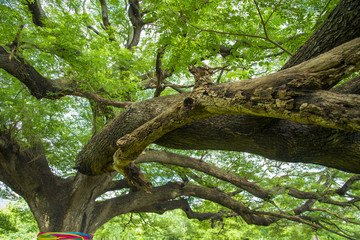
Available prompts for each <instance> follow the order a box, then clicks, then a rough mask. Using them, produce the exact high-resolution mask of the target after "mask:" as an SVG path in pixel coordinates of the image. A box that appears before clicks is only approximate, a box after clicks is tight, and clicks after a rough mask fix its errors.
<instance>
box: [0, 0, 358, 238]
mask: <svg viewBox="0 0 360 240" xmlns="http://www.w3.org/2000/svg"><path fill="white" fill-rule="evenodd" d="M130 3H131V6H130V8H131V9H130V10H129V15H130V19H131V22H132V23H133V25H134V38H133V39H132V41H130V42H129V45H128V47H129V48H131V47H132V46H133V45H134V44H136V41H138V37H137V36H138V35H139V34H140V31H141V27H142V25H143V23H142V21H141V14H140V12H139V8H138V1H130ZM28 5H29V9H30V11H31V12H32V13H33V17H34V18H33V21H34V24H36V25H38V26H40V27H41V26H43V24H44V22H43V20H44V18H45V17H46V16H45V14H44V12H43V10H42V9H41V6H40V5H39V4H38V1H33V2H30V1H28ZM359 5H360V2H359V1H350V0H343V1H341V2H340V3H339V4H338V5H337V7H336V8H335V10H334V11H333V13H331V14H330V16H329V17H328V19H327V20H326V21H325V22H324V24H323V26H322V27H321V28H319V30H318V31H317V32H316V33H315V34H314V35H313V37H312V38H311V39H309V41H308V42H307V43H305V44H304V46H303V47H302V48H301V49H299V51H298V52H297V53H296V54H295V55H294V57H293V58H292V59H294V60H290V61H289V63H288V64H287V65H285V66H284V69H285V68H289V67H292V66H295V65H297V64H299V63H301V62H303V61H304V60H308V59H311V58H313V57H315V56H317V55H319V54H320V53H324V52H326V51H328V50H330V49H332V48H333V47H336V46H339V45H340V44H342V43H345V42H348V41H350V40H352V39H354V38H357V37H360V33H359V31H360V29H359V28H358V26H359V25H360V6H359ZM349 12H350V13H351V14H350V13H349ZM340 19H341V21H340ZM320 39H321V40H324V41H320ZM320 42H321V44H319V45H313V44H315V43H320ZM323 43H324V44H323ZM315 46H316V47H315ZM15 48H16V46H8V48H5V47H1V48H0V67H1V68H2V69H4V70H5V71H7V72H8V73H10V74H12V75H13V76H15V77H16V78H18V79H19V80H20V81H22V82H23V83H24V84H25V85H26V86H27V87H28V88H29V89H30V91H31V93H32V94H33V95H34V96H35V97H37V98H39V99H40V98H44V97H47V98H60V97H62V96H64V95H76V96H82V97H85V98H88V99H93V100H95V101H97V102H99V103H104V102H106V101H107V102H106V104H109V105H114V106H118V107H124V106H126V105H130V104H129V103H122V102H116V101H111V100H107V99H103V98H100V97H99V96H97V95H95V94H93V93H86V92H84V91H80V90H77V89H73V87H72V86H71V85H67V83H64V82H63V81H61V80H58V81H51V80H50V79H47V78H45V77H43V76H41V74H39V73H38V72H37V71H36V70H35V69H34V68H32V67H31V66H30V65H28V64H27V63H26V62H25V61H24V60H23V59H21V58H19V57H16V58H14V57H13V58H12V57H11V56H13V55H14V54H13V53H11V52H8V51H7V49H10V50H14V49H15ZM341 64H343V63H341ZM335 67H338V65H336V66H335ZM359 82H360V81H359V78H354V79H352V80H351V81H349V82H348V83H347V84H346V85H343V86H340V87H339V88H334V89H333V90H332V92H327V93H326V94H329V95H326V96H332V95H331V94H332V93H342V94H349V93H352V94H358V93H359V88H358V86H359V85H360V84H359ZM332 86H333V83H331V84H327V85H326V86H321V87H319V88H320V89H329V88H331V87H332ZM210 87H211V86H210ZM215 87H216V86H215ZM262 87H263V91H258V92H257V94H258V96H262V97H265V100H266V98H267V97H268V96H269V92H268V91H267V90H266V89H268V88H264V86H262ZM268 87H269V86H268ZM49 93H50V94H49ZM254 93H255V91H253V92H252V94H254ZM306 94H307V93H306ZM320 94H321V92H320ZM270 95H271V96H272V94H271V93H270ZM188 96H190V93H184V94H179V95H174V96H167V97H161V98H154V99H151V100H147V101H143V102H140V103H134V104H132V105H131V106H130V107H128V108H127V110H126V111H125V112H124V113H123V114H121V115H119V116H118V117H116V118H115V119H114V120H113V121H112V122H111V123H109V124H108V125H106V126H105V127H104V128H103V129H102V130H101V131H100V132H99V133H98V134H97V135H96V136H94V137H93V138H92V139H91V140H90V141H89V143H88V144H87V145H86V146H85V148H84V149H83V150H82V151H81V152H80V153H79V155H78V158H77V164H78V165H79V167H80V170H81V171H82V172H86V173H87V174H90V175H95V174H99V173H102V172H103V171H104V170H107V169H108V166H109V164H112V161H113V155H114V153H115V151H116V150H117V149H118V146H117V145H116V142H117V140H118V139H120V138H121V137H122V136H124V135H126V134H129V133H131V132H133V131H134V130H135V129H136V128H138V127H139V126H141V125H143V124H144V123H146V122H148V121H150V120H151V119H153V118H155V117H156V116H158V115H160V114H161V113H163V112H164V111H165V110H166V109H167V108H168V106H169V105H173V104H174V103H176V102H180V103H182V102H183V100H184V99H186V98H187V97H188ZM339 96H342V95H339ZM353 97H354V98H353V99H354V100H356V101H358V96H353ZM253 100H254V101H259V99H253ZM260 100H261V99H260ZM263 100H264V99H263ZM286 100H287V101H288V100H290V99H289V98H287V99H286ZM294 101H295V100H294ZM190 105H191V104H190ZM275 105H276V104H275ZM295 105H296V104H295ZM279 106H281V107H287V104H286V103H285V104H282V103H279ZM300 106H301V104H300ZM358 106H359V105H358ZM190 107H191V106H190ZM344 107H348V106H344ZM289 110H291V109H289ZM310 112H311V111H310ZM350 129H352V128H350ZM354 129H356V128H354ZM153 140H154V141H155V140H156V143H158V144H160V145H163V146H167V147H172V148H179V149H219V150H234V151H239V152H251V153H255V154H259V155H262V156H264V157H267V158H269V159H274V160H280V161H289V162H310V163H318V164H323V165H325V166H331V167H335V168H338V169H342V170H346V171H352V172H360V168H358V166H360V157H359V156H360V154H359V146H360V137H359V133H358V132H354V131H345V130H339V129H333V128H325V127H323V126H317V125H311V124H305V123H298V122H293V121H289V120H279V119H275V118H269V117H264V116H244V115H221V116H216V117H212V118H208V119H205V120H202V121H198V122H194V123H191V124H187V125H184V126H182V127H179V128H177V129H175V130H173V131H171V132H169V133H167V134H165V135H164V136H163V137H161V138H159V139H156V138H154V139H153ZM155 155H156V156H158V158H156V157H154V156H153V155H151V153H145V154H144V155H141V156H140V158H139V159H138V162H141V161H143V162H145V161H152V162H153V161H163V162H165V163H166V161H165V160H168V159H171V157H170V156H169V155H168V154H167V153H166V156H165V157H166V158H163V157H164V156H163V155H164V153H156V154H155ZM172 157H174V156H172ZM132 160H133V159H132ZM186 161H188V162H195V163H196V161H195V160H191V159H187V160H186ZM186 161H185V160H184V159H177V160H176V161H175V160H173V161H172V164H175V165H179V166H182V165H181V164H183V163H184V162H186ZM189 164H190V163H189ZM204 164H205V163H201V162H199V163H198V164H196V166H194V168H195V169H197V168H198V170H199V171H204V172H207V173H209V174H210V175H215V176H216V177H218V178H220V179H227V181H229V182H231V183H233V184H234V185H236V186H239V187H240V188H242V189H247V190H248V191H249V192H251V194H253V195H254V196H257V197H259V198H262V199H268V198H269V197H271V193H274V192H280V191H285V189H272V190H271V191H270V190H264V189H262V188H260V187H259V186H257V185H253V184H252V183H249V182H247V181H246V179H242V178H240V177H239V176H233V175H226V173H222V172H221V171H219V169H215V168H210V167H209V166H207V165H204ZM196 167H197V168H196ZM112 178H113V174H112V175H111V176H108V175H101V176H93V177H89V176H85V175H82V174H80V173H78V174H76V176H75V177H70V178H67V179H64V178H60V177H57V176H55V175H54V174H53V173H52V172H51V171H50V168H49V166H48V163H47V161H46V157H45V154H44V151H43V149H42V147H41V144H40V142H39V140H36V139H34V141H33V142H32V145H31V147H29V148H26V149H22V148H21V147H20V146H19V144H18V143H16V142H15V141H14V140H13V139H12V138H11V137H10V136H9V135H8V134H5V133H4V132H1V133H0V180H1V181H2V182H4V183H5V184H6V185H8V186H9V187H11V188H12V189H13V190H14V191H15V192H16V193H18V194H19V195H21V196H23V197H24V198H25V200H26V201H27V202H28V204H29V206H30V208H31V210H32V212H33V213H34V216H35V218H36V220H37V222H38V224H39V228H40V231H76V232H86V233H94V232H95V231H96V229H97V228H98V227H100V226H101V225H102V224H104V223H105V222H107V221H108V220H109V219H111V218H112V217H114V216H116V215H119V214H124V213H129V212H157V213H162V212H165V211H167V210H171V209H177V208H180V209H183V210H184V212H185V213H186V214H187V216H188V217H189V218H197V219H202V220H203V219H209V218H215V217H222V216H223V214H220V213H195V212H193V211H192V210H191V208H190V206H189V205H188V203H187V202H186V201H185V200H183V199H181V200H173V199H175V198H176V197H178V196H181V195H187V196H196V197H201V198H204V199H209V200H212V201H214V202H217V203H219V204H221V205H223V206H226V207H228V208H229V209H231V210H232V211H233V213H235V215H240V216H241V217H242V218H243V219H244V220H245V221H246V222H247V223H249V224H259V225H269V224H271V223H273V222H276V221H277V220H278V219H279V218H287V219H290V220H293V221H297V222H304V221H305V220H306V219H305V220H304V218H301V216H300V214H301V213H302V212H304V211H307V210H308V209H311V206H312V204H313V203H314V201H315V200H318V199H321V200H322V201H324V200H325V201H329V202H331V201H332V200H331V199H330V197H328V196H330V195H329V194H331V193H324V194H323V195H319V194H318V193H305V192H301V191H298V190H296V189H292V188H290V187H289V188H287V189H286V190H287V191H288V192H289V194H290V195H291V194H292V196H294V197H299V198H304V199H311V200H309V201H308V202H306V203H305V204H304V205H302V206H299V207H298V208H297V209H294V212H295V213H296V216H286V215H281V214H272V215H271V214H269V213H267V214H268V215H266V213H261V212H256V211H253V210H250V209H249V208H247V207H245V206H244V205H242V204H241V203H239V202H237V201H235V200H233V199H232V198H231V196H229V195H226V194H224V193H222V192H220V191H219V190H217V189H209V188H204V187H199V186H195V185H191V184H188V185H184V184H181V183H169V184H166V185H164V186H161V187H156V188H153V189H152V190H151V194H147V193H145V192H142V191H135V192H129V193H127V194H124V195H122V196H120V197H117V198H115V199H110V200H107V201H103V202H97V201H95V200H96V199H97V198H98V197H99V196H100V195H101V194H103V193H105V192H107V191H111V190H118V189H124V188H129V185H128V183H127V182H126V181H124V180H122V181H113V180H112ZM357 180H359V179H358V178H356V177H354V178H353V179H350V180H349V181H348V182H346V183H345V184H344V185H343V186H342V187H341V188H339V189H338V190H337V194H339V195H344V194H345V193H346V191H348V189H349V186H351V184H352V183H354V182H355V181H357ZM327 197H328V198H327ZM314 199H315V200H314ZM353 201H359V199H352V200H351V201H348V202H346V201H345V202H335V203H334V202H332V203H333V204H338V205H341V206H343V205H344V206H350V204H351V203H352V202H353ZM307 224H310V223H307ZM312 226H313V227H315V228H319V227H320V226H319V225H316V224H313V225H312Z"/></svg>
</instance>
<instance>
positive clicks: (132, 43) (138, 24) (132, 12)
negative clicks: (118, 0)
mask: <svg viewBox="0 0 360 240" xmlns="http://www.w3.org/2000/svg"><path fill="white" fill-rule="evenodd" d="M129 4H130V6H129V10H128V14H129V18H130V22H131V23H132V25H133V26H132V33H131V34H130V37H129V40H128V43H127V45H126V48H127V49H130V50H131V49H132V48H133V47H136V46H137V45H138V44H139V42H140V34H141V30H142V28H143V26H144V25H145V23H144V22H143V19H142V14H141V12H140V9H141V8H140V5H139V1H138V0H129Z"/></svg>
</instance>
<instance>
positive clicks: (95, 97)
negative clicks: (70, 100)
mask: <svg viewBox="0 0 360 240" xmlns="http://www.w3.org/2000/svg"><path fill="white" fill-rule="evenodd" d="M68 95H73V96H79V97H85V98H87V99H91V100H94V101H95V102H97V103H100V104H103V105H108V106H113V107H118V108H126V107H128V106H130V105H131V104H133V103H132V102H123V101H115V100H112V99H107V98H103V97H101V96H100V95H97V94H95V93H91V92H86V91H83V90H74V91H70V94H68Z"/></svg>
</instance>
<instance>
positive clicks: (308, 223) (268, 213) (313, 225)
mask: <svg viewBox="0 0 360 240" xmlns="http://www.w3.org/2000/svg"><path fill="white" fill-rule="evenodd" d="M251 213H253V214H256V215H267V216H272V217H276V218H285V219H288V220H291V221H294V222H298V223H303V224H306V225H309V226H311V227H314V228H317V229H319V228H321V226H320V225H317V224H313V223H311V222H308V221H305V220H304V219H302V218H300V217H297V216H288V215H284V214H280V213H271V212H263V211H251Z"/></svg>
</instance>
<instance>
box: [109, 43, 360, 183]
mask: <svg viewBox="0 0 360 240" xmlns="http://www.w3.org/2000/svg"><path fill="white" fill-rule="evenodd" d="M359 68H360V38H359V39H355V40H353V41H350V42H349V43H346V44H343V45H341V46H340V47H337V48H335V49H333V50H331V51H329V52H328V53H326V54H323V55H321V56H319V57H317V58H315V59H312V60H309V61H307V62H305V63H303V64H300V65H298V66H295V67H292V68H290V69H287V70H283V71H281V72H278V73H275V74H271V75H269V76H265V77H261V78H258V79H253V80H251V81H246V80H244V81H240V82H235V83H227V84H219V85H215V86H212V85H209V83H208V82H207V80H206V81H205V82H206V85H204V84H205V83H204V81H203V78H205V79H207V75H206V76H205V77H200V80H201V83H200V84H201V85H200V86H199V87H197V88H195V89H194V91H193V92H192V93H191V94H190V97H188V98H185V99H184V100H183V102H181V103H177V104H175V105H174V106H172V107H169V108H168V109H167V111H166V112H164V113H162V114H160V115H159V116H157V117H155V118H154V119H152V120H150V121H148V122H147V123H145V124H144V125H142V126H141V127H139V128H138V129H136V130H135V131H133V132H132V133H131V134H128V135H125V136H124V137H122V138H120V139H119V140H118V141H117V145H118V147H119V149H118V150H117V151H116V152H115V154H114V163H113V165H112V166H109V169H108V171H109V170H111V169H112V168H113V169H115V170H117V171H118V172H120V173H122V174H123V175H125V177H128V175H129V174H128V173H127V170H126V166H127V165H128V164H129V163H130V162H131V161H134V160H135V159H136V158H137V157H138V156H139V155H140V153H141V152H142V151H143V150H144V149H145V147H146V146H147V145H149V144H150V143H152V142H154V141H155V140H157V139H159V138H160V137H162V136H163V135H164V134H166V133H168V132H170V131H172V130H174V129H176V128H178V127H180V126H183V125H185V124H187V123H190V122H194V121H197V120H201V119H204V118H207V117H210V116H216V115H220V114H246V115H256V116H263V117H274V118H283V119H287V120H293V121H298V122H305V123H311V124H317V125H320V126H324V127H330V128H337V129H342V130H352V131H358V132H360V119H359V118H358V116H360V110H359V109H358V108H357V106H359V105H360V97H359V96H358V95H346V96H345V95H340V96H339V95H337V94H334V93H331V92H319V91H317V92H314V93H313V92H304V91H301V92H297V91H298V90H297V89H300V90H307V91H309V90H314V89H315V90H316V89H322V88H330V87H331V86H333V85H334V84H336V83H337V82H338V81H340V80H341V79H342V78H343V77H346V76H347V75H349V74H351V73H352V72H354V71H356V70H358V69H359ZM195 69H196V68H195ZM198 78H199V77H198ZM195 80H196V81H197V80H199V79H197V76H195ZM196 84H197V83H195V86H196ZM292 89H295V90H292ZM132 181H134V182H136V180H134V179H133V180H132Z"/></svg>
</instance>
